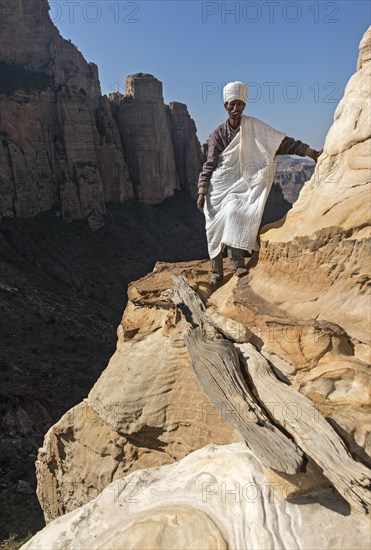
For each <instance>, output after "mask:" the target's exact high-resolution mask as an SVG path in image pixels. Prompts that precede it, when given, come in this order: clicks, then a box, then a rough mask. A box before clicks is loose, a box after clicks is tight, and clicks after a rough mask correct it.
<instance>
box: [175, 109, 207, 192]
mask: <svg viewBox="0 0 371 550" xmlns="http://www.w3.org/2000/svg"><path fill="white" fill-rule="evenodd" d="M166 112H167V115H168V121H169V126H170V134H171V139H172V143H173V148H174V157H175V166H176V170H177V174H178V178H179V185H180V188H181V189H184V190H185V191H187V192H188V193H189V194H190V195H191V196H192V197H194V198H196V195H197V180H198V175H199V173H200V170H201V168H202V164H203V161H204V159H203V155H202V152H201V146H200V142H199V141H198V139H197V135H196V126H195V123H194V121H193V120H192V119H191V117H190V116H189V113H188V110H187V106H186V105H184V104H183V103H177V102H171V103H170V104H169V105H168V106H167V109H166Z"/></svg>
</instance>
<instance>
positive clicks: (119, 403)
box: [37, 262, 241, 521]
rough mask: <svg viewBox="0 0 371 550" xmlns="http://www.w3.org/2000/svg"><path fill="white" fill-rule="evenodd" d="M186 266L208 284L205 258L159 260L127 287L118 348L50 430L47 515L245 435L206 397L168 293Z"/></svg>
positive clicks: (44, 469)
mask: <svg viewBox="0 0 371 550" xmlns="http://www.w3.org/2000/svg"><path fill="white" fill-rule="evenodd" d="M182 273H187V274H188V277H190V279H191V280H192V281H193V282H194V284H195V285H196V286H197V287H198V286H201V288H203V289H204V293H205V296H207V292H208V290H209V285H208V284H207V282H206V281H207V277H208V271H207V264H206V262H199V263H197V262H191V263H184V264H179V265H177V264H175V265H174V264H172V266H171V269H169V267H168V266H167V265H166V264H158V265H157V266H156V268H155V271H154V273H152V274H150V275H148V276H146V277H144V278H143V279H140V280H139V281H137V282H135V283H133V284H132V285H130V287H129V291H128V299H129V302H128V305H127V307H126V310H125V313H124V316H123V319H122V321H121V324H120V326H119V329H118V343H117V349H116V352H115V353H114V355H113V356H112V358H111V360H110V363H109V365H108V367H107V369H106V370H105V371H104V372H103V373H102V375H101V377H100V378H99V380H98V381H97V382H96V384H95V386H94V387H93V389H92V390H91V392H90V393H89V395H88V397H87V399H86V400H85V401H83V402H82V403H81V404H79V405H77V406H76V407H74V408H73V409H71V410H70V411H69V412H67V413H66V414H65V415H64V416H63V417H62V418H61V420H60V421H59V422H58V423H57V424H55V425H54V426H53V427H52V428H51V429H50V430H49V432H48V433H47V435H46V438H45V441H44V445H43V448H42V449H40V452H39V457H38V461H37V476H38V479H39V485H38V497H39V500H40V502H41V503H42V507H43V510H44V515H45V519H46V520H47V521H50V520H51V519H53V518H55V517H57V516H59V515H62V514H64V513H66V512H69V511H71V510H74V509H75V508H77V507H78V506H80V505H81V504H83V503H85V502H87V501H89V500H90V499H92V498H94V497H95V496H97V494H98V493H99V492H100V491H101V490H103V489H104V488H105V487H106V486H107V484H108V483H110V482H111V481H113V480H115V479H120V478H121V477H122V476H123V475H125V474H126V473H128V472H130V471H132V470H134V469H138V468H147V467H149V466H154V465H156V466H160V465H162V464H167V463H171V462H174V461H175V460H178V459H179V458H182V457H183V456H185V455H186V454H188V453H189V452H191V451H193V450H195V449H198V448H200V447H203V446H204V445H206V444H208V443H211V442H216V443H221V444H224V443H230V442H233V441H240V440H241V437H240V436H239V434H238V433H237V432H236V431H235V430H234V429H233V428H232V427H231V426H230V425H229V424H228V422H227V421H226V419H225V418H223V412H222V411H218V410H217V408H216V407H215V406H214V405H212V404H211V403H210V402H209V401H208V399H207V398H206V397H205V396H204V395H203V393H202V390H201V388H200V386H199V384H198V381H197V378H196V377H195V375H194V373H193V372H192V370H191V368H190V364H189V357H188V353H187V349H186V347H185V343H184V341H183V329H184V321H183V320H182V318H181V315H180V312H179V311H177V310H174V308H173V307H171V303H170V302H169V300H168V297H167V290H168V289H169V287H170V286H171V276H172V275H173V274H182Z"/></svg>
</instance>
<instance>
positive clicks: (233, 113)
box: [224, 99, 245, 123]
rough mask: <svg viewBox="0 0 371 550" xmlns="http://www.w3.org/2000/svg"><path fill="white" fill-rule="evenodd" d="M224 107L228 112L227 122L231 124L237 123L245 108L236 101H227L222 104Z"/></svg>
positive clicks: (241, 103) (242, 103)
mask: <svg viewBox="0 0 371 550" xmlns="http://www.w3.org/2000/svg"><path fill="white" fill-rule="evenodd" d="M224 107H225V109H226V111H227V112H228V115H229V120H230V121H231V122H234V123H238V122H239V121H240V119H241V115H242V113H243V110H244V108H245V103H244V102H243V101H240V100H238V99H236V100H234V101H228V103H224Z"/></svg>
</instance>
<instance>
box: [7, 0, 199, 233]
mask: <svg viewBox="0 0 371 550" xmlns="http://www.w3.org/2000/svg"><path fill="white" fill-rule="evenodd" d="M48 9H49V8H48V2H47V0H35V1H32V0H15V1H14V2H13V3H11V2H8V1H7V0H1V1H0V10H1V14H2V32H1V37H0V49H1V59H0V64H1V86H0V108H1V113H2V117H1V123H0V137H1V140H0V147H1V150H0V158H1V161H0V162H1V164H0V215H1V216H8V217H9V216H10V217H13V216H20V217H30V216H34V215H36V214H38V213H40V212H44V211H48V210H51V209H56V210H57V211H59V212H60V214H61V215H62V216H63V217H64V218H65V219H67V220H71V219H88V220H89V222H90V225H91V227H93V228H94V227H98V226H99V225H100V224H101V223H102V218H103V215H104V214H105V212H106V204H107V203H113V202H118V203H122V202H124V201H125V200H127V199H131V198H133V197H135V198H137V199H139V200H143V201H145V202H149V203H156V202H161V201H162V200H164V199H165V198H166V197H168V196H171V195H172V194H173V193H174V190H175V189H179V188H180V187H182V188H183V189H185V190H187V191H188V192H190V193H191V194H194V193H195V189H196V185H197V175H198V171H199V169H200V160H199V155H198V150H197V149H198V148H199V143H198V140H197V137H196V128H195V125H194V123H193V121H192V120H191V118H190V117H189V115H188V112H187V109H186V107H185V106H184V107H183V108H179V109H176V108H174V107H172V106H170V107H169V108H167V107H166V106H165V105H164V102H163V98H162V84H161V83H160V82H159V81H158V80H156V79H155V78H154V77H152V76H151V75H132V76H129V77H128V78H127V90H126V96H123V97H121V100H122V101H121V100H120V105H119V106H118V108H115V105H114V104H112V101H111V102H110V101H109V100H108V98H107V97H105V96H102V95H101V89H100V83H99V77H98V69H97V67H96V65H94V64H93V63H87V62H86V61H85V59H84V57H83V56H82V54H81V53H80V52H79V51H78V49H77V48H76V46H74V45H73V44H72V43H71V42H70V41H68V40H65V39H64V38H62V36H61V35H60V34H59V32H58V30H57V29H56V27H55V26H54V25H53V23H52V22H51V20H50V18H49V15H48ZM35 28H36V29H37V32H36V33H35ZM15 35H17V37H18V39H17V41H16V42H15V41H14V36H15ZM111 99H112V98H111ZM116 99H117V98H116ZM175 105H177V104H175ZM174 109H175V110H176V111H177V113H178V111H179V115H178V116H177V115H174V116H168V115H167V111H170V113H172V112H173V111H174ZM113 112H114V113H115V114H116V117H114V116H113V114H112V113H113ZM128 167H129V169H128Z"/></svg>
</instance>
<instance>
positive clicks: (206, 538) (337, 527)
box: [22, 443, 370, 550]
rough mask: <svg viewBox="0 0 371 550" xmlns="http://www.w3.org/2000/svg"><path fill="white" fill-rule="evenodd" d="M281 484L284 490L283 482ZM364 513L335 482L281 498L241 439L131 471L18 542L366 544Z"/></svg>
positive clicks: (42, 547)
mask: <svg viewBox="0 0 371 550" xmlns="http://www.w3.org/2000/svg"><path fill="white" fill-rule="evenodd" d="M284 490H285V491H286V492H287V491H289V490H290V483H289V482H287V483H286V485H285V487H284ZM369 537H370V525H369V522H368V521H367V519H365V518H364V517H361V516H356V515H353V514H349V509H348V507H347V504H346V502H345V501H344V500H342V499H341V497H339V495H338V494H336V492H335V491H334V490H333V489H327V490H324V491H322V492H321V493H320V494H319V495H318V496H317V498H315V499H313V498H312V499H308V498H299V499H297V501H296V502H295V503H294V502H292V503H290V502H287V501H286V500H285V499H284V498H283V497H282V496H281V495H280V493H279V491H278V483H276V482H274V481H270V480H269V479H268V478H266V477H265V475H264V473H263V472H262V468H261V464H260V463H259V460H258V459H257V458H256V457H255V456H254V455H253V454H252V453H251V451H249V450H248V449H247V448H246V446H245V445H244V444H242V443H234V444H231V445H224V446H217V445H209V446H207V447H205V448H203V449H201V450H198V451H195V452H193V453H191V454H190V455H189V456H187V457H185V458H183V459H182V460H181V461H179V462H177V463H176V464H171V465H168V466H162V467H161V468H149V469H145V470H140V471H138V472H133V473H132V474H129V475H128V476H126V477H125V478H124V479H121V480H119V481H114V482H113V483H111V484H110V485H108V487H107V488H106V489H105V490H104V491H103V492H102V493H101V494H99V495H98V496H97V497H96V498H95V499H94V500H92V501H91V502H89V503H87V504H86V505H85V506H82V507H81V508H79V509H78V510H75V511H73V512H71V513H70V514H67V515H65V516H64V517H62V518H58V519H56V520H55V521H53V522H51V523H50V524H49V525H48V526H47V527H45V529H43V530H42V531H41V532H40V533H38V534H37V535H36V536H35V537H33V538H32V539H31V540H30V541H29V542H27V543H26V544H25V545H24V546H22V549H24V550H27V549H33V548H38V549H39V550H58V549H61V548H72V547H73V548H76V547H77V548H89V549H90V550H95V549H96V550H100V549H101V548H105V549H107V550H109V549H112V550H113V549H115V548H123V547H125V548H128V549H134V548H159V549H160V548H192V549H195V550H196V549H197V550H198V549H201V548H202V549H205V550H206V549H210V550H214V549H220V550H221V549H225V550H226V549H227V548H241V549H242V548H254V549H261V550H263V549H266V548H270V549H272V550H278V549H282V548H302V549H305V548H333V549H336V548H342V549H344V550H352V549H353V548H359V549H365V550H366V549H367V548H369V544H368V541H369Z"/></svg>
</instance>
